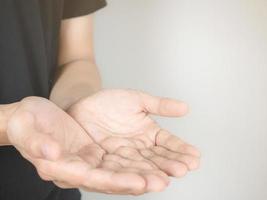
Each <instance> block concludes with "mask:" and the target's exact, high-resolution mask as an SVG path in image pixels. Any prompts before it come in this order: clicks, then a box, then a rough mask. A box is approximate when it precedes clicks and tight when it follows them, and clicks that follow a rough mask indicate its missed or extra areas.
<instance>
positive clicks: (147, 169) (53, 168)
mask: <svg viewBox="0 0 267 200" xmlns="http://www.w3.org/2000/svg"><path fill="white" fill-rule="evenodd" d="M7 134H8V138H9V140H10V142H11V144H12V145H14V146H15V147H16V148H17V149H18V151H19V152H20V153H21V154H22V156H23V157H25V158H26V159H27V160H29V161H30V162H31V163H32V164H33V165H34V166H35V167H36V169H37V172H38V173H39V175H40V176H41V178H42V179H44V180H47V181H53V182H54V183H55V184H56V185H58V186H59V187H62V188H77V187H79V188H83V189H85V190H88V191H94V192H102V193H113V194H134V195H137V194H143V193H145V192H149V191H159V190H162V189H164V188H165V187H166V186H167V184H168V176H167V175H166V174H165V173H163V172H161V171H160V170H158V169H157V167H155V166H154V165H151V164H150V163H147V162H145V161H144V160H140V161H138V162H132V161H131V160H130V159H127V155H124V154H110V153H108V152H107V151H105V150H104V149H103V148H102V147H100V146H99V145H98V144H96V143H95V142H94V141H93V140H92V139H91V137H90V136H89V135H88V134H87V133H86V132H85V131H84V129H83V128H81V127H80V125H79V124H78V123H77V122H76V121H75V120H73V119H72V118H71V117H70V116H69V115H68V114H67V113H65V112H64V111H62V110H61V109H59V108H58V107H57V106H56V105H54V104H53V103H52V102H50V101H49V100H47V99H43V98H39V97H28V98H25V99H24V100H22V101H21V102H20V104H19V106H18V107H17V109H16V111H15V112H14V113H13V115H12V116H11V118H10V119H9V121H8V128H7ZM112 159H117V160H118V159H119V161H116V162H112V161H111V160H112Z"/></svg>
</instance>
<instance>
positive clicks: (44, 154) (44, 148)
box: [7, 113, 61, 161]
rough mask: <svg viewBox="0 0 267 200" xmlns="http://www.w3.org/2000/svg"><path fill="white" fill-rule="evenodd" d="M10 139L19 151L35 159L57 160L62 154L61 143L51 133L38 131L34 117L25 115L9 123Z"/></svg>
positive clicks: (8, 132)
mask: <svg viewBox="0 0 267 200" xmlns="http://www.w3.org/2000/svg"><path fill="white" fill-rule="evenodd" d="M7 134H8V138H9V140H10V142H11V144H13V145H14V146H15V147H16V148H17V149H18V150H19V151H21V152H24V153H26V154H28V155H29V156H31V157H34V158H42V159H47V160H51V161H53V160H57V159H58V158H59V157H60V154H61V148H60V145H59V143H58V142H57V141H56V140H55V139H54V138H53V137H52V135H51V134H49V133H42V132H40V131H38V130H36V128H35V125H34V119H33V116H32V115H30V114H29V113H23V114H19V115H18V116H16V117H15V118H14V119H12V120H11V122H9V127H8V130H7Z"/></svg>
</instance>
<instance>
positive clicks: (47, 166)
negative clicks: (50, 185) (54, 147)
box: [34, 155, 91, 187]
mask: <svg viewBox="0 0 267 200" xmlns="http://www.w3.org/2000/svg"><path fill="white" fill-rule="evenodd" d="M62 157H64V158H62V159H60V160H57V161H56V162H54V161H48V160H43V159H38V160H36V161H35V163H34V165H35V166H36V168H37V170H38V172H39V173H42V174H45V175H47V176H49V177H51V180H53V181H60V182H65V183H68V184H71V185H75V186H77V187H79V186H80V185H81V184H82V182H83V180H84V176H85V175H86V174H87V172H88V170H90V168H91V166H90V164H88V163H86V162H84V161H83V160H82V159H81V158H79V157H78V156H66V155H64V156H62Z"/></svg>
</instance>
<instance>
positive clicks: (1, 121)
mask: <svg viewBox="0 0 267 200" xmlns="http://www.w3.org/2000/svg"><path fill="white" fill-rule="evenodd" d="M18 104H19V103H12V104H6V105H0V146H3V145H10V142H9V140H8V136H7V131H6V130H7V124H8V121H9V119H10V117H11V116H12V114H13V113H14V112H15V110H16V109H17V107H18Z"/></svg>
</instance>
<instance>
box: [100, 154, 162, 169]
mask: <svg viewBox="0 0 267 200" xmlns="http://www.w3.org/2000/svg"><path fill="white" fill-rule="evenodd" d="M103 160H104V161H113V162H115V163H118V164H119V165H120V166H121V167H127V168H136V169H142V170H151V169H157V167H155V165H151V164H150V163H148V162H146V161H135V160H130V159H127V158H124V157H121V156H119V155H115V154H108V155H105V156H104V158H103Z"/></svg>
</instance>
